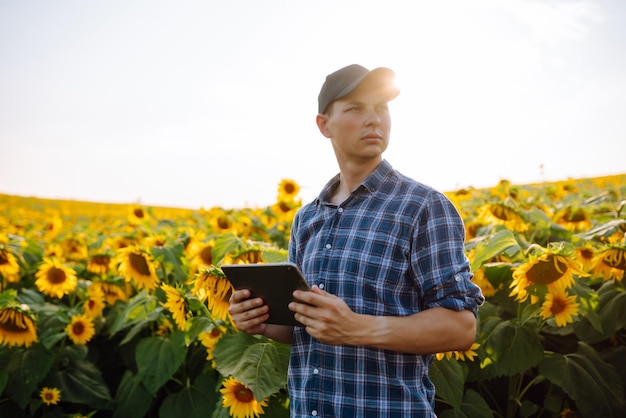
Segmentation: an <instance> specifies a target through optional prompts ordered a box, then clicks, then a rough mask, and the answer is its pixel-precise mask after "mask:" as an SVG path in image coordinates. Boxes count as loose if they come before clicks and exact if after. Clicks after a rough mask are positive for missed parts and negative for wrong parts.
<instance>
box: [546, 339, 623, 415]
mask: <svg viewBox="0 0 626 418" xmlns="http://www.w3.org/2000/svg"><path fill="white" fill-rule="evenodd" d="M539 371H540V373H541V374H543V375H544V376H545V377H546V378H547V379H548V380H549V381H550V382H552V383H553V384H555V385H557V386H559V387H560V388H561V389H563V391H564V392H565V393H567V394H568V395H569V396H570V397H571V398H572V400H574V402H576V407H577V408H578V409H579V410H580V412H581V415H582V416H589V417H591V416H594V417H606V418H610V417H622V416H623V415H622V413H623V411H624V410H625V409H626V402H625V401H624V389H623V387H622V384H621V382H620V379H619V376H618V374H617V372H616V371H615V370H614V369H613V368H612V367H611V365H610V364H607V363H605V362H604V361H603V360H602V359H601V358H600V356H599V355H598V353H597V352H596V351H595V350H594V349H593V348H592V347H591V346H589V345H587V344H585V343H583V342H580V343H579V345H578V351H577V352H576V353H572V354H566V355H563V354H559V353H552V354H548V355H547V356H546V357H545V358H544V359H543V361H541V363H540V364H539Z"/></svg>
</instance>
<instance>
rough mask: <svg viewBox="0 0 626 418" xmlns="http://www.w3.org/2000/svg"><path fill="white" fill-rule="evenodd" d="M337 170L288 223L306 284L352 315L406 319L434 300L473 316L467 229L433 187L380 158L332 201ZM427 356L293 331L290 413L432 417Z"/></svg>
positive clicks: (475, 294) (293, 257) (476, 296)
mask: <svg viewBox="0 0 626 418" xmlns="http://www.w3.org/2000/svg"><path fill="white" fill-rule="evenodd" d="M338 184H339V177H338V176H336V177H335V178H333V179H332V180H331V181H330V182H328V184H327V185H326V186H325V187H324V189H323V190H322V192H321V193H320V195H319V198H317V199H316V200H314V201H313V202H311V203H309V204H307V205H305V206H304V207H303V208H302V209H301V210H300V211H299V212H298V213H297V214H296V217H295V219H294V223H293V230H292V235H291V243H290V247H289V259H290V261H293V262H294V263H296V264H297V265H298V266H300V268H301V269H302V272H303V273H304V275H305V277H306V278H307V280H308V282H309V283H310V284H311V285H314V284H315V285H318V286H319V287H320V288H322V289H324V290H326V291H327V292H330V293H332V294H335V295H337V296H338V297H340V298H341V299H343V300H344V301H345V302H346V303H347V304H348V306H349V307H350V308H351V309H352V310H353V311H354V312H356V313H359V314H369V315H388V316H407V315H411V314H414V313H416V312H420V311H423V310H425V309H429V308H434V307H437V306H440V307H444V308H448V309H454V310H457V311H458V310H462V309H468V310H471V311H472V312H474V313H476V311H477V309H478V306H479V305H480V304H481V303H482V301H483V296H482V294H481V292H480V289H479V288H478V287H477V286H475V285H474V284H473V283H471V282H470V279H471V278H472V274H471V272H470V269H469V264H468V261H467V258H466V257H465V255H464V245H463V243H464V237H465V229H464V226H463V221H462V219H461V217H460V215H459V213H458V212H457V210H456V208H455V207H454V206H453V204H452V203H451V202H450V201H449V200H448V199H447V198H446V197H445V195H443V194H442V193H440V192H437V191H435V190H434V189H432V188H429V187H427V186H424V185H422V184H420V183H418V182H416V181H414V180H412V179H410V178H408V177H405V176H403V175H402V174H400V173H398V172H397V171H395V170H394V169H393V168H392V167H391V165H390V164H389V163H388V162H387V161H383V162H382V163H381V164H380V165H379V166H378V167H377V168H376V170H375V171H374V172H373V173H372V174H370V175H369V176H368V177H367V179H365V181H364V182H363V183H362V184H361V186H359V187H358V188H357V189H356V190H355V191H354V192H353V193H352V194H351V195H350V197H348V199H346V200H345V201H344V202H343V203H342V204H341V205H340V206H336V205H333V204H331V203H329V201H330V198H331V196H332V193H333V191H334V190H335V188H336V187H337V185H338ZM432 358H433V356H432V355H428V356H421V355H415V354H406V353H400V352H394V351H389V350H382V349H377V348H369V347H361V346H348V345H337V346H335V345H327V344H323V343H320V342H319V341H317V340H316V339H315V338H313V337H311V336H310V335H308V334H307V333H306V331H305V329H304V328H303V327H295V328H294V334H293V345H292V350H291V361H290V365H289V395H290V400H291V416H292V417H312V416H317V417H333V418H335V417H342V418H344V417H376V418H385V417H388V418H399V417H433V416H434V412H433V407H434V394H435V388H434V386H433V384H432V382H431V381H430V379H429V377H428V368H429V366H430V364H431V362H432Z"/></svg>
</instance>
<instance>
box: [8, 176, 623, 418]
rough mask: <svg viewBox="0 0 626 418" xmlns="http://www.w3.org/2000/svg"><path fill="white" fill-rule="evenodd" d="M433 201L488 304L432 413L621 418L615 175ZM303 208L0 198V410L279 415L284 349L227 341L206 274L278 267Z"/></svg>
mask: <svg viewBox="0 0 626 418" xmlns="http://www.w3.org/2000/svg"><path fill="white" fill-rule="evenodd" d="M446 195H447V196H448V197H449V198H450V199H451V200H452V201H453V203H454V204H455V205H456V206H457V208H458V210H459V212H460V213H461V215H462V216H463V219H464V221H465V224H466V229H467V242H466V252H467V256H468V258H469V259H470V262H471V266H472V270H473V272H474V279H473V280H474V281H475V282H476V283H477V284H478V285H479V286H480V287H481V288H482V290H483V293H484V294H485V296H486V302H485V304H484V305H483V306H482V307H481V308H480V309H479V313H478V320H479V321H478V333H477V336H476V342H475V344H474V345H473V346H472V348H471V349H470V350H468V351H465V352H448V353H437V354H436V356H435V360H434V361H433V364H432V368H431V372H430V375H431V378H432V380H433V382H434V383H435V386H436V410H437V414H438V416H440V417H442V418H448V417H480V418H484V417H503V418H504V417H507V418H512V417H618V416H619V417H621V416H623V413H624V411H625V410H626V403H625V400H624V399H625V392H626V389H625V388H626V292H625V291H624V271H625V270H626V240H625V235H624V234H625V232H626V174H624V175H616V176H607V177H600V178H586V179H577V180H567V181H561V182H551V183H541V184H531V185H514V184H511V183H510V182H508V181H501V182H500V183H499V184H497V185H496V186H494V187H493V188H488V189H464V190H457V191H454V192H449V193H446ZM301 205H302V202H301V199H300V197H299V185H298V184H297V183H296V182H295V181H293V180H283V181H282V182H281V183H280V184H279V186H278V193H277V198H276V203H275V204H273V205H271V206H268V207H265V208H243V209H224V208H220V207H216V208H211V209H199V210H190V209H175V208H162V207H146V206H142V205H137V204H129V205H120V204H101V203H88V202H77V201H62V200H44V199H36V198H27V197H20V196H10V195H0V416H1V417H15V418H19V417H116V418H117V417H120V418H126V417H161V418H175V417H181V416H184V417H188V418H193V417H212V418H226V417H229V416H233V417H237V418H251V417H255V418H257V417H259V416H267V417H271V418H281V417H288V405H289V395H288V392H287V386H286V384H287V365H288V361H289V350H290V349H289V346H288V345H283V344H279V343H277V342H274V341H272V340H269V339H266V338H264V337H260V336H250V335H247V334H245V333H242V332H239V331H238V330H237V329H236V327H235V326H234V325H233V324H232V323H231V321H230V318H229V314H228V298H229V296H230V294H231V292H232V288H231V286H230V284H229V282H228V281H227V280H226V279H225V276H224V274H223V273H222V271H221V269H220V266H221V265H222V264H226V263H265V262H277V261H285V260H286V259H287V246H288V242H289V233H290V227H291V222H292V220H293V216H294V215H295V213H296V211H297V210H298V209H299V208H300V207H301Z"/></svg>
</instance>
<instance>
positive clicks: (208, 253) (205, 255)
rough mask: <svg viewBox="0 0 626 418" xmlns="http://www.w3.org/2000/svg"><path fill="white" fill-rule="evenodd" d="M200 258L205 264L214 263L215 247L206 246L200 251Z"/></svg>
mask: <svg viewBox="0 0 626 418" xmlns="http://www.w3.org/2000/svg"><path fill="white" fill-rule="evenodd" d="M200 259H201V260H202V262H203V263H204V264H207V265H211V264H213V247H204V248H203V249H202V251H200Z"/></svg>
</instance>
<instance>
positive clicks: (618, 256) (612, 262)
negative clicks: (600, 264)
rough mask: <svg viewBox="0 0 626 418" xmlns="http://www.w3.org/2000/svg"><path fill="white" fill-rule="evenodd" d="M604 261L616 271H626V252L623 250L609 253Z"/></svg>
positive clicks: (614, 250)
mask: <svg viewBox="0 0 626 418" xmlns="http://www.w3.org/2000/svg"><path fill="white" fill-rule="evenodd" d="M602 261H604V263H605V264H606V265H607V266H609V267H612V268H614V269H619V270H626V251H624V250H621V249H613V250H610V251H608V252H607V253H606V254H605V255H604V257H603V258H602Z"/></svg>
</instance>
